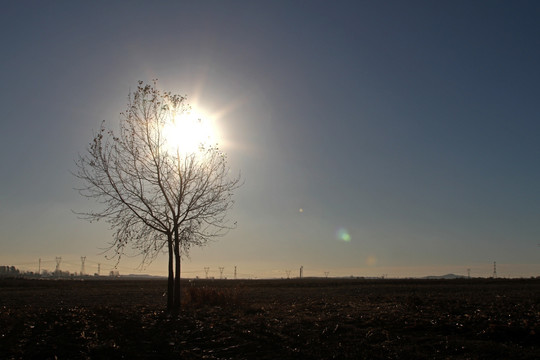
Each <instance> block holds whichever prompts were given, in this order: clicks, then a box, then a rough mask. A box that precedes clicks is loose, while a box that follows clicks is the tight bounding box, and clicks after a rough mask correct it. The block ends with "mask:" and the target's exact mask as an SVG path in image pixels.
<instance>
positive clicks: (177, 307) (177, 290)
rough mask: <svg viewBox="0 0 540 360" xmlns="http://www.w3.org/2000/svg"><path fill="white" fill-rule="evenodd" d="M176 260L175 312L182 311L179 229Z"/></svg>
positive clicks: (175, 253) (175, 237) (175, 241)
mask: <svg viewBox="0 0 540 360" xmlns="http://www.w3.org/2000/svg"><path fill="white" fill-rule="evenodd" d="M174 260H175V265H176V266H175V277H174V311H180V237H179V234H178V229H176V230H175V232H174Z"/></svg>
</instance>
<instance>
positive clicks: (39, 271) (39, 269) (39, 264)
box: [37, 258, 41, 275]
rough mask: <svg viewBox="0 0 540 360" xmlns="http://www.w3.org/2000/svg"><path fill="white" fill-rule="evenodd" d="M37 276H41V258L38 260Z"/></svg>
mask: <svg viewBox="0 0 540 360" xmlns="http://www.w3.org/2000/svg"><path fill="white" fill-rule="evenodd" d="M37 273H38V275H41V258H39V261H38V271H37Z"/></svg>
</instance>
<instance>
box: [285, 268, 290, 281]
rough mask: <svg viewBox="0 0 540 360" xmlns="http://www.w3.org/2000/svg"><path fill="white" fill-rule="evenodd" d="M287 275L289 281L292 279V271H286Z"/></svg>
mask: <svg viewBox="0 0 540 360" xmlns="http://www.w3.org/2000/svg"><path fill="white" fill-rule="evenodd" d="M285 274H287V279H290V278H291V270H285Z"/></svg>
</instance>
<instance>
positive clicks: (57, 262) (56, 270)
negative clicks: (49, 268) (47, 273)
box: [54, 256, 62, 275]
mask: <svg viewBox="0 0 540 360" xmlns="http://www.w3.org/2000/svg"><path fill="white" fill-rule="evenodd" d="M55 260H56V269H55V270H54V272H55V273H56V274H57V275H58V274H59V273H60V263H61V262H62V257H61V256H57V257H56V259H55Z"/></svg>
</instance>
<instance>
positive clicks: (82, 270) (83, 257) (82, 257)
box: [81, 256, 86, 276]
mask: <svg viewBox="0 0 540 360" xmlns="http://www.w3.org/2000/svg"><path fill="white" fill-rule="evenodd" d="M85 261H86V256H81V276H83V275H84V262H85Z"/></svg>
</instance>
